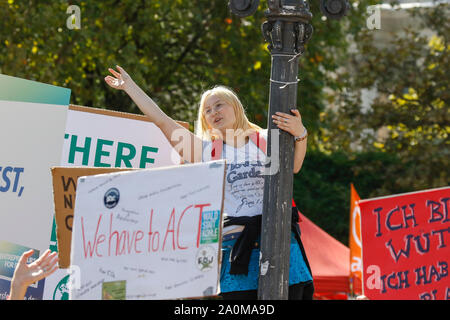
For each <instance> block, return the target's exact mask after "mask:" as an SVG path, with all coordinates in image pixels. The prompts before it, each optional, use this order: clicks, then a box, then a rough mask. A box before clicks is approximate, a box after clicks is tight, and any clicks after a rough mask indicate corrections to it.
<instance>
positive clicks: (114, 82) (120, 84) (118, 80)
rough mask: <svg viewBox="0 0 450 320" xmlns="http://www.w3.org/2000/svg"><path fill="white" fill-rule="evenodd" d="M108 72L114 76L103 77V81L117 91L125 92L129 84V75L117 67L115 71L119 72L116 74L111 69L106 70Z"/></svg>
mask: <svg viewBox="0 0 450 320" xmlns="http://www.w3.org/2000/svg"><path fill="white" fill-rule="evenodd" d="M108 70H109V72H111V73H112V75H113V76H114V77H113V76H110V75H109V76H106V77H105V81H106V83H107V84H108V85H109V86H110V87H111V88H114V89H117V90H126V88H127V86H129V85H130V83H131V81H132V80H131V77H130V75H129V74H128V73H127V72H126V71H125V70H124V69H123V68H121V67H119V66H117V70H119V72H117V71H116V70H114V69H112V68H108Z"/></svg>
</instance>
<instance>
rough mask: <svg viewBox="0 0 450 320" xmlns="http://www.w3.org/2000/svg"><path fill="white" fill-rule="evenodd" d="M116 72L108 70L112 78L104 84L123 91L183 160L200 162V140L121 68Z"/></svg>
mask: <svg viewBox="0 0 450 320" xmlns="http://www.w3.org/2000/svg"><path fill="white" fill-rule="evenodd" d="M117 70H118V71H119V72H117V71H115V70H114V69H111V68H109V71H110V72H111V73H112V74H113V75H114V77H112V76H107V77H105V81H106V83H107V84H108V85H109V86H110V87H112V88H114V89H118V90H123V91H125V92H126V93H127V94H128V95H129V96H130V98H131V99H132V100H133V101H134V103H136V105H137V106H138V107H139V109H140V110H141V111H142V112H143V113H144V114H145V115H146V116H147V117H148V118H149V119H150V120H151V121H152V122H153V123H155V125H156V126H158V127H159V128H160V129H161V131H162V132H163V133H164V135H165V136H166V138H167V140H169V142H170V144H171V145H172V146H173V147H174V148H175V150H176V151H177V152H178V153H179V154H180V156H181V157H182V158H183V159H184V160H187V161H189V162H200V161H201V160H202V154H201V152H202V141H201V139H200V138H198V137H196V136H195V135H194V134H193V133H192V132H190V131H189V130H187V129H186V128H184V127H183V126H181V125H180V124H178V123H177V122H176V121H175V120H173V119H172V118H170V117H169V116H168V115H166V114H165V113H164V112H163V111H162V110H161V109H160V108H159V107H158V105H157V104H156V103H155V102H154V101H153V100H152V98H150V97H149V96H148V95H147V94H146V93H145V92H144V91H143V90H142V89H141V88H140V87H139V86H138V85H137V84H136V83H135V82H134V81H133V79H131V77H130V76H129V74H128V73H127V72H126V71H125V70H124V69H123V68H121V67H119V66H117ZM180 140H181V142H180Z"/></svg>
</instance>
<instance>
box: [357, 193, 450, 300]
mask: <svg viewBox="0 0 450 320" xmlns="http://www.w3.org/2000/svg"><path fill="white" fill-rule="evenodd" d="M359 205H360V208H361V231H362V253H363V279H364V280H363V283H364V295H366V296H367V297H368V298H369V299H389V300H390V299H402V300H406V299H408V300H409V299H411V300H418V299H422V300H450V275H449V264H450V187H444V188H438V189H431V190H425V191H420V192H413V193H406V194H400V195H395V196H389V197H383V198H376V199H368V200H362V201H360V202H359Z"/></svg>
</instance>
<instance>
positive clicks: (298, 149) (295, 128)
mask: <svg viewBox="0 0 450 320" xmlns="http://www.w3.org/2000/svg"><path fill="white" fill-rule="evenodd" d="M291 112H292V113H293V114H294V115H290V114H287V113H283V112H276V113H275V115H273V116H272V118H273V122H274V123H275V124H276V125H277V126H278V128H280V129H281V130H284V131H286V132H289V133H290V134H291V135H292V136H294V137H299V136H301V135H303V134H304V133H305V134H306V131H305V130H306V128H305V127H304V126H303V123H302V116H301V115H300V112H299V111H298V110H297V109H291ZM306 147H307V138H306V136H305V139H302V140H301V141H296V142H295V149H294V150H295V151H294V170H293V171H294V173H298V172H299V171H300V169H301V168H302V165H303V160H304V159H305V155H306Z"/></svg>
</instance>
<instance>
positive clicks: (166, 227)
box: [70, 160, 225, 300]
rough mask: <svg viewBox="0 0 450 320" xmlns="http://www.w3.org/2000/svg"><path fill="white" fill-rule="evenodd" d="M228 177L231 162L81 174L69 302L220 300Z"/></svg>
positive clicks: (78, 185) (75, 217)
mask: <svg viewBox="0 0 450 320" xmlns="http://www.w3.org/2000/svg"><path fill="white" fill-rule="evenodd" d="M224 177H225V161H224V160H220V161H214V162H206V163H199V164H189V165H184V166H172V167H166V168H157V169H147V170H136V171H127V172H120V173H110V174H102V175H95V176H86V177H80V178H79V179H78V182H77V197H76V203H75V212H74V221H73V233H72V248H71V263H72V265H75V266H77V268H79V270H80V272H79V273H74V274H72V275H71V277H72V279H71V281H70V282H71V283H72V284H77V285H72V286H71V287H70V299H74V300H78V299H89V300H90V299H92V300H97V299H130V300H131V299H132V300H135V299H176V298H189V297H202V296H211V295H216V294H217V292H218V283H219V270H220V269H219V268H220V261H219V258H220V255H219V253H220V243H221V242H220V233H221V226H222V214H221V213H222V207H223V190H224ZM194 182H195V183H194Z"/></svg>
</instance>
